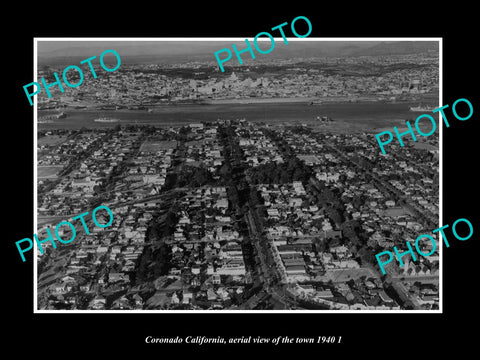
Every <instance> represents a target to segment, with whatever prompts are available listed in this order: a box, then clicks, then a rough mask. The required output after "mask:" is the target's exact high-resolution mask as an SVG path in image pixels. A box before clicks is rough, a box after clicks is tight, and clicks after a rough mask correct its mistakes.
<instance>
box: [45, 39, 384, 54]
mask: <svg viewBox="0 0 480 360" xmlns="http://www.w3.org/2000/svg"><path fill="white" fill-rule="evenodd" d="M265 39H266V41H267V42H266V43H265V44H263V46H261V45H260V46H261V47H262V48H264V49H268V48H269V44H270V41H269V39H268V38H265ZM287 39H288V41H289V44H288V45H286V44H285V43H284V42H283V39H282V38H279V39H275V49H276V48H283V49H285V50H292V51H295V50H297V49H298V48H299V47H302V48H303V47H322V48H325V49H330V50H333V49H336V48H340V47H343V46H346V45H355V46H358V47H369V46H372V45H375V44H377V43H379V41H354V42H350V41H349V42H346V41H321V42H319V41H301V42H300V41H296V39H289V38H287ZM232 43H235V44H237V47H238V48H239V49H243V48H245V43H244V40H237V41H233V40H230V41H211V40H208V41H199V40H196V41H179V40H178V39H174V41H164V40H163V41H151V40H148V41H139V40H137V39H135V40H132V41H71V40H69V41H38V54H39V55H40V56H42V57H54V56H82V55H85V54H86V53H88V54H90V53H91V54H96V53H98V52H99V51H100V52H101V51H103V50H106V49H114V50H116V51H117V52H119V53H120V54H122V56H123V55H125V56H129V55H151V54H154V55H157V54H158V55H187V54H206V53H213V52H215V51H217V50H220V49H222V48H227V47H228V48H231V46H232ZM259 44H261V42H259ZM252 46H253V45H252ZM275 49H274V50H273V51H275ZM88 54H87V55H88Z"/></svg>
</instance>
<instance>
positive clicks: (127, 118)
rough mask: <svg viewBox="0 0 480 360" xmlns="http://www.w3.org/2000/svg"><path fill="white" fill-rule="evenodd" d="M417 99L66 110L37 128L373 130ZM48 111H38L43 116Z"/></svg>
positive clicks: (403, 116) (406, 115)
mask: <svg viewBox="0 0 480 360" xmlns="http://www.w3.org/2000/svg"><path fill="white" fill-rule="evenodd" d="M416 105H418V103H416V102H397V103H383V102H358V103H330V104H322V105H309V104H305V103H303V104H300V103H288V104H228V105H227V104H225V105H171V106H159V107H156V108H154V110H153V111H152V112H148V111H141V110H139V111H135V110H118V111H115V110H111V111H92V110H75V109H72V110H66V113H67V114H68V116H67V118H64V119H54V120H53V122H51V123H43V124H39V129H57V128H63V129H74V128H81V127H87V128H104V127H112V126H116V125H117V124H121V125H126V124H138V125H155V126H172V125H181V124H187V123H192V122H200V121H214V120H216V119H241V118H245V119H247V120H248V121H253V122H265V123H272V122H273V123H277V124H278V123H307V124H312V123H315V119H316V117H317V116H328V117H331V118H333V119H334V120H335V122H336V123H337V124H338V123H340V124H342V123H345V125H349V126H351V130H352V131H355V130H361V129H364V130H365V131H370V130H371V131H373V130H375V129H376V128H378V127H385V126H395V125H397V126H399V125H402V124H399V122H401V121H402V120H407V119H415V118H416V117H417V116H418V115H419V114H417V113H412V112H411V111H409V107H410V106H416ZM46 113H47V112H43V111H41V112H39V116H43V115H44V114H46ZM99 117H111V118H115V119H119V120H120V121H119V122H117V123H99V122H94V119H96V118H99Z"/></svg>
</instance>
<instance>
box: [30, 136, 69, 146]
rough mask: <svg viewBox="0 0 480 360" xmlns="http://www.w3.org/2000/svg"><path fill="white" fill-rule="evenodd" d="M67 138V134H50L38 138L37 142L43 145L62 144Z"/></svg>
mask: <svg viewBox="0 0 480 360" xmlns="http://www.w3.org/2000/svg"><path fill="white" fill-rule="evenodd" d="M66 139H67V137H66V136H59V135H48V136H43V137H41V138H40V139H38V141H37V144H38V146H42V145H48V146H55V145H58V144H61V143H62V142H64V141H65V140H66Z"/></svg>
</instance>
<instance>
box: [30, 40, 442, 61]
mask: <svg viewBox="0 0 480 360" xmlns="http://www.w3.org/2000/svg"><path fill="white" fill-rule="evenodd" d="M232 43H235V44H236V45H237V47H238V49H239V50H242V49H245V43H244V42H242V41H218V42H217V41H204V42H200V41H188V42H181V41H178V42H177V41H173V42H152V41H148V42H140V41H137V42H135V41H132V42H130V43H129V42H125V41H122V42H118V43H113V42H109V43H91V42H90V43H89V42H85V43H83V44H74V45H71V44H65V47H63V48H50V47H53V46H54V47H58V46H59V45H61V44H52V43H50V44H40V45H39V53H38V55H39V65H44V64H45V65H47V64H48V65H55V64H75V63H78V62H80V61H81V60H84V59H86V58H88V57H90V56H92V55H97V56H99V55H100V54H101V53H102V52H103V51H104V50H106V49H115V50H116V51H117V52H118V53H119V54H120V55H121V58H122V62H125V63H135V62H138V63H162V62H163V63H173V62H179V63H180V62H186V61H191V60H200V61H205V60H206V61H208V60H211V61H215V57H214V55H213V54H214V53H215V52H216V51H218V50H220V49H222V48H229V49H230V50H231V51H232V58H233V60H234V61H235V62H236V58H235V54H234V53H233V50H232ZM259 44H261V43H259ZM261 45H264V46H261V48H263V49H264V50H266V49H268V48H269V47H268V46H266V44H261ZM428 50H435V51H438V42H436V41H384V42H378V41H290V42H289V43H288V45H286V44H285V43H284V42H283V41H279V40H277V41H276V42H275V48H274V50H273V51H272V52H271V53H269V54H258V53H256V56H257V57H258V58H266V57H271V58H272V59H288V58H292V57H294V58H295V57H296V58H299V57H301V58H309V57H336V56H365V55H366V56H379V55H405V54H418V53H423V52H426V51H428ZM224 56H226V54H221V57H224ZM242 59H244V60H245V61H246V62H250V61H252V60H251V59H250V58H249V54H248V53H244V54H242ZM113 60H114V58H112V61H113ZM253 61H254V60H253Z"/></svg>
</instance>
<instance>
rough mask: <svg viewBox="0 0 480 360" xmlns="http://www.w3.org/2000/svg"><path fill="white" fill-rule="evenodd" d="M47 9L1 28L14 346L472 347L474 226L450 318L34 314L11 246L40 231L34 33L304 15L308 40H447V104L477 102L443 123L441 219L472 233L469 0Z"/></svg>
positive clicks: (139, 31) (29, 268)
mask: <svg viewBox="0 0 480 360" xmlns="http://www.w3.org/2000/svg"><path fill="white" fill-rule="evenodd" d="M42 6H43V8H41V7H42ZM42 6H41V5H35V7H34V8H33V9H28V11H24V12H20V14H22V15H21V19H20V20H19V23H18V25H15V26H14V27H13V28H10V29H9V28H5V29H4V36H6V37H7V39H6V42H7V44H6V48H7V49H8V51H9V53H10V54H13V56H11V55H10V56H5V55H4V56H3V59H2V61H4V67H3V68H4V73H6V75H7V86H5V85H4V89H6V90H7V92H6V94H5V95H6V96H5V97H4V99H7V101H6V102H5V103H4V106H5V109H8V111H7V112H5V113H6V114H7V116H5V118H4V126H5V127H6V131H5V132H4V141H3V142H2V146H3V147H4V152H3V153H4V154H5V156H4V159H5V162H4V169H5V171H4V173H3V174H4V184H6V186H5V187H4V189H5V190H7V191H5V193H6V195H7V196H6V201H5V202H4V206H5V207H6V209H7V216H6V218H5V219H6V221H5V224H4V229H6V234H5V248H4V249H5V250H6V251H5V252H4V256H5V258H6V260H7V266H5V267H4V269H5V270H6V273H5V277H6V278H7V283H6V284H5V288H4V290H3V292H4V294H5V296H4V299H5V300H6V302H7V304H6V307H5V308H4V311H5V312H6V313H7V316H8V317H9V321H8V323H9V324H11V325H12V327H13V329H12V330H11V331H9V334H8V341H7V343H8V344H9V345H10V346H12V345H14V344H16V345H20V344H23V343H25V342H28V344H29V345H31V346H32V349H35V351H40V352H46V353H48V352H50V351H54V352H56V353H57V354H58V351H59V350H66V351H67V350H69V351H72V352H76V350H75V349H78V350H80V351H87V353H90V354H94V353H95V352H96V351H102V352H103V350H105V351H106V352H107V353H108V352H112V353H116V352H117V351H120V352H122V351H123V350H125V349H133V350H140V351H142V353H143V352H144V351H149V352H150V351H151V352H152V353H153V354H156V355H157V356H165V355H167V354H166V353H165V352H163V351H162V350H163V349H165V350H173V351H174V352H175V351H179V350H180V349H187V350H189V351H191V352H192V353H193V354H195V353H200V352H205V351H208V352H210V351H213V350H219V349H220V347H219V346H218V345H215V346H205V345H204V346H196V345H191V346H184V345H146V344H145V342H144V339H145V337H146V336H148V335H152V336H154V337H161V336H177V335H178V336H187V335H200V336H203V335H205V336H217V335H222V336H242V335H243V336H250V335H251V336H268V337H276V336H280V335H283V336H285V335H288V336H290V337H293V336H302V335H303V336H306V337H315V336H317V335H323V334H325V335H336V336H339V335H341V336H342V337H343V342H342V344H341V345H335V346H333V345H331V346H325V345H323V346H320V345H316V346H312V345H308V346H294V345H289V346H287V345H283V346H281V345H280V346H277V347H274V346H258V345H257V346H255V345H251V346H247V345H236V346H234V347H232V346H227V345H224V346H222V349H228V350H229V351H230V352H232V351H235V352H237V351H239V352H240V351H241V352H243V351H251V350H252V351H258V350H262V349H268V350H269V351H270V350H272V351H274V352H276V353H277V352H284V351H290V350H291V351H293V352H294V353H295V354H302V353H303V351H312V354H318V356H319V355H320V354H325V352H327V353H332V354H339V355H340V354H341V352H342V353H343V351H348V352H352V353H354V354H355V353H358V354H359V355H360V354H361V353H363V352H366V353H368V352H370V351H372V352H373V354H372V355H374V354H376V353H378V352H379V351H380V350H387V351H388V350H390V351H388V352H387V353H386V354H393V353H394V352H397V351H402V352H405V354H411V355H413V354H414V353H411V352H409V351H408V349H410V348H411V347H415V348H416V347H417V346H419V349H422V348H423V349H425V350H428V351H429V352H431V353H432V354H433V353H434V352H435V351H436V350H438V349H441V348H444V347H445V348H448V347H450V346H451V345H453V346H454V344H457V345H460V344H461V346H462V349H466V348H470V347H471V346H472V345H473V344H474V342H473V333H472V332H471V330H469V329H468V328H466V327H465V326H466V325H467V324H468V323H469V321H468V319H470V318H472V316H473V314H474V313H475V306H476V303H475V300H476V296H475V294H474V292H475V290H476V288H477V286H476V284H475V264H476V262H477V261H476V260H477V254H478V245H477V244H476V242H477V238H478V234H479V230H476V231H475V232H474V235H473V237H472V238H471V239H470V240H468V241H465V242H460V241H456V240H453V241H451V247H450V248H449V249H444V274H443V275H444V288H443V290H444V313H443V314H218V313H216V314H194V315H191V314H139V315H137V314H99V315H96V314H95V315H94V314H71V315H70V314H52V315H50V314H33V277H32V273H33V265H32V258H31V257H30V258H28V257H27V261H26V262H25V263H22V262H21V259H20V258H19V256H18V252H17V249H16V247H15V244H14V242H15V241H17V240H19V239H22V238H24V237H30V236H31V235H32V233H33V218H32V214H33V165H32V164H33V141H32V140H33V135H34V134H33V109H32V107H30V106H29V104H28V102H27V101H26V99H25V94H24V92H23V88H22V86H23V85H25V84H27V83H29V82H31V81H32V78H33V38H34V37H77V36H78V37H89V36H95V37H97V36H101V37H120V36H121V37H187V36H188V37H193V36H197V37H209V36H211V37H228V36H245V37H250V36H254V35H256V34H257V33H258V32H260V31H266V30H267V29H269V28H271V27H273V26H276V25H278V24H281V23H283V22H285V21H288V22H290V21H291V20H292V19H293V18H295V17H296V16H299V15H303V16H306V17H308V18H309V19H310V21H311V23H312V25H313V31H312V34H311V35H310V37H407V36H414V37H442V38H443V60H444V63H443V103H444V104H450V105H451V104H452V103H453V102H454V101H455V100H456V99H458V98H467V99H469V100H470V101H471V102H472V104H473V107H474V110H475V111H474V115H473V117H472V118H471V119H470V120H468V121H465V122H460V121H456V120H453V121H451V127H450V128H448V129H446V128H444V129H443V130H444V132H443V134H444V138H443V140H444V144H443V158H444V163H443V168H444V169H443V189H444V191H443V199H444V202H443V214H444V216H443V217H444V224H452V223H453V222H454V221H455V220H456V219H458V218H462V217H464V218H467V219H469V220H470V221H471V222H472V223H473V224H474V229H477V228H478V215H477V214H476V213H475V212H474V211H473V207H472V206H471V205H472V203H473V202H474V200H473V197H474V196H475V194H476V193H477V191H475V190H473V189H475V187H474V182H475V180H476V176H475V167H476V163H477V162H476V156H475V155H476V153H475V149H474V145H475V136H476V133H475V129H474V126H475V124H476V121H477V120H476V118H477V117H478V112H480V108H478V106H479V102H478V95H477V93H476V92H475V90H476V89H475V85H476V84H475V81H476V80H477V79H479V76H478V67H477V66H476V65H477V64H476V62H477V61H476V60H477V58H476V55H475V52H476V46H475V45H476V42H475V40H476V38H475V35H474V34H475V31H474V30H475V27H476V26H475V25H476V20H475V18H474V13H475V10H474V9H473V7H471V8H470V7H469V6H468V5H462V4H461V3H456V4H455V5H452V6H451V8H449V9H448V11H447V10H443V9H441V8H439V9H434V8H428V9H422V8H419V7H418V4H416V5H408V6H407V4H405V3H398V4H386V3H384V4H382V5H381V7H374V6H373V5H369V4H367V3H364V4H356V5H354V6H353V7H351V5H349V4H347V3H343V4H339V5H337V6H336V8H333V7H332V6H329V7H327V6H325V5H324V4H321V3H318V4H315V5H313V6H315V7H313V6H311V5H308V6H307V3H304V5H303V8H302V7H298V8H297V9H294V8H293V7H292V6H293V5H292V4H285V5H280V4H277V5H275V10H273V6H272V8H270V9H268V10H267V11H260V10H259V9H258V7H249V6H247V5H246V4H244V3H235V4H233V3H220V4H214V3H204V4H201V5H198V7H199V8H198V9H193V8H191V6H190V5H189V4H187V3H184V4H182V7H183V10H181V11H179V10H177V11H174V10H172V9H171V8H170V7H168V6H166V7H164V6H163V5H162V3H158V4H156V5H155V6H153V5H142V6H138V7H135V6H136V5H135V4H123V5H122V4H119V3H117V4H114V3H112V4H110V5H109V6H105V7H104V8H103V7H99V6H95V7H90V6H89V5H87V4H85V6H77V7H76V8H74V9H67V8H66V7H64V6H62V7H61V8H57V7H54V6H53V5H50V4H49V5H46V4H45V5H42ZM440 6H441V5H440ZM40 8H41V9H40ZM212 9H214V10H215V11H214V12H212ZM2 26H5V25H2ZM10 26H11V25H10ZM477 109H478V110H477ZM476 250H477V251H476ZM27 334H30V335H27ZM27 336H28V340H27V339H26V337H27ZM453 346H452V347H453ZM167 347H168V349H166V348H167ZM17 349H18V348H17ZM78 350H77V351H78ZM340 350H342V351H341V352H339V351H340ZM92 352H93V353H92ZM65 354H68V352H67V353H65ZM252 354H254V353H252ZM362 355H363V354H362ZM383 355H385V353H383Z"/></svg>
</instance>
